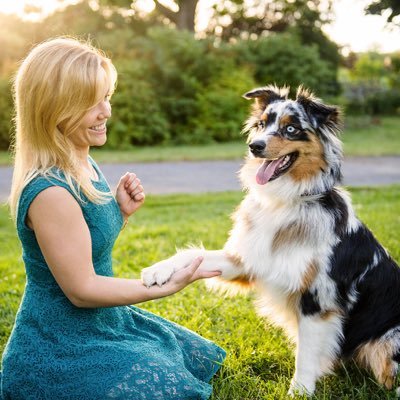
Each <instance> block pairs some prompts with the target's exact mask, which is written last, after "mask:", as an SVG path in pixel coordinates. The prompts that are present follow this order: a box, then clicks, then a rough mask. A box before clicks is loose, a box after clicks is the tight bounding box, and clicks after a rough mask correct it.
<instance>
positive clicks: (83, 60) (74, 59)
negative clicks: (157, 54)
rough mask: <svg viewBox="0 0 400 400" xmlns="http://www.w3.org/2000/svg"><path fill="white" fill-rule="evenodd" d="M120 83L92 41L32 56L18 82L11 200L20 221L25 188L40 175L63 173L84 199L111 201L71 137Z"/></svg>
mask: <svg viewBox="0 0 400 400" xmlns="http://www.w3.org/2000/svg"><path fill="white" fill-rule="evenodd" d="M101 69H103V70H104V71H105V72H106V74H105V76H106V79H104V72H102V71H101ZM116 79H117V73H116V70H115V68H114V66H113V64H112V63H111V61H110V60H109V59H108V58H107V57H106V56H105V55H104V54H103V53H102V52H101V51H100V50H98V49H96V48H94V47H93V46H91V45H90V44H89V43H86V42H81V41H79V40H76V39H72V38H65V37H62V38H55V39H51V40H48V41H46V42H43V43H41V44H39V45H37V46H36V47H34V48H33V49H32V50H31V51H30V53H29V54H28V56H27V57H26V58H25V60H24V61H23V62H22V64H21V66H20V68H19V70H18V72H17V74H16V77H15V81H14V101H15V111H16V114H15V122H16V123H15V138H14V141H13V153H14V173H13V180H12V186H11V195H10V199H9V203H10V208H11V214H12V216H13V217H14V219H15V218H16V215H17V208H18V201H19V198H20V196H21V193H22V190H23V188H24V187H25V186H26V185H27V184H28V183H29V182H30V181H31V180H32V179H34V178H35V177H36V176H38V175H44V176H47V177H55V178H57V170H61V171H62V172H63V173H64V176H65V179H66V181H67V183H68V185H69V186H70V187H71V189H72V191H73V192H74V193H75V194H76V195H77V197H78V198H80V199H81V200H82V197H81V194H80V192H82V193H83V194H84V195H85V196H86V197H87V198H88V200H89V201H93V202H96V203H100V202H104V201H107V200H108V199H109V198H110V195H109V194H108V195H105V194H104V193H103V192H101V191H98V190H97V189H96V188H95V187H94V186H93V184H92V182H91V180H90V179H89V178H87V177H85V176H84V174H83V173H82V171H81V169H80V167H79V163H78V159H77V156H76V151H75V148H74V145H73V143H72V142H71V140H70V139H69V137H70V135H71V134H72V133H73V132H74V131H76V129H77V128H78V126H79V124H80V122H81V120H82V118H83V116H84V115H85V114H86V113H87V111H88V110H90V109H91V108H92V107H94V106H95V105H96V104H98V103H99V102H100V101H102V100H103V98H104V96H105V95H106V94H111V93H112V92H113V90H114V87H115V83H116Z"/></svg>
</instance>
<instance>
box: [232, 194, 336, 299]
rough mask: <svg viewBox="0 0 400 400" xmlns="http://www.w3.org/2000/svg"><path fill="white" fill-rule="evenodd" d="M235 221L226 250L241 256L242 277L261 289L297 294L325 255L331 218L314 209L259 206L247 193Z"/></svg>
mask: <svg viewBox="0 0 400 400" xmlns="http://www.w3.org/2000/svg"><path fill="white" fill-rule="evenodd" d="M235 219H236V223H235V226H234V228H233V230H232V231H231V236H230V238H229V240H228V242H227V244H226V246H225V249H226V250H227V251H228V252H230V253H233V254H237V255H238V256H240V258H241V259H242V260H243V262H244V268H245V270H246V273H247V274H248V275H249V276H252V277H254V278H255V279H257V281H259V282H260V281H261V282H264V283H265V285H268V286H274V287H276V288H279V289H280V290H282V291H285V292H287V293H290V292H296V291H298V290H300V289H301V287H302V286H303V285H304V282H305V280H307V274H310V269H313V268H314V264H315V262H316V261H315V260H321V259H324V258H325V257H327V256H328V255H329V250H330V249H331V245H332V243H331V240H332V231H331V226H332V218H331V217H330V216H329V215H328V214H326V213H324V212H323V211H322V210H321V208H320V207H318V206H313V207H305V206H304V205H302V204H293V205H292V206H290V207H288V206H287V204H283V203H282V204H280V203H279V202H277V201H275V200H274V201H270V202H266V201H265V200H264V201H263V204H261V203H260V202H258V201H257V200H256V199H254V198H253V197H252V195H251V194H250V195H248V196H247V197H246V199H245V200H244V201H243V203H242V204H241V206H240V208H239V210H238V211H237V213H236V216H235ZM321 227H324V228H322V229H321Z"/></svg>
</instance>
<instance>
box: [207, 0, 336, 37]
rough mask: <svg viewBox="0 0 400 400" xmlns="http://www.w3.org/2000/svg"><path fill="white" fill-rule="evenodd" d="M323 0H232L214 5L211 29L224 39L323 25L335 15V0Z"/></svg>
mask: <svg viewBox="0 0 400 400" xmlns="http://www.w3.org/2000/svg"><path fill="white" fill-rule="evenodd" d="M321 3H322V2H321V0H274V1H272V0H254V1H252V2H251V3H249V2H247V1H244V0H229V1H222V2H218V3H216V4H215V5H214V7H213V8H214V16H213V18H212V20H211V21H210V24H209V27H208V32H211V33H213V34H216V35H217V36H220V37H221V38H222V39H224V40H229V39H231V38H237V37H242V38H243V37H249V36H257V37H258V36H261V35H263V34H264V33H265V32H286V31H288V30H289V29H290V28H292V27H306V28H308V29H309V28H310V27H313V28H314V27H315V28H317V29H321V27H322V26H323V25H324V24H326V23H328V22H330V21H331V18H332V15H331V13H332V1H331V0H329V1H328V2H326V3H324V4H325V6H324V8H323V7H322V4H321Z"/></svg>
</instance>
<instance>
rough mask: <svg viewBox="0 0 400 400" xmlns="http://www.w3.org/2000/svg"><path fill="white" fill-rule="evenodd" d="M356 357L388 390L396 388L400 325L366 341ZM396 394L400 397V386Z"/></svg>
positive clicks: (399, 359)
mask: <svg viewBox="0 0 400 400" xmlns="http://www.w3.org/2000/svg"><path fill="white" fill-rule="evenodd" d="M355 359H356V360H357V361H358V362H359V363H360V364H361V365H362V366H364V367H366V368H368V369H370V370H371V371H372V373H373V374H374V376H375V378H376V380H377V381H378V382H379V383H380V384H382V385H384V386H385V387H386V388H387V389H388V390H392V389H394V386H395V383H396V378H397V374H398V372H399V363H400V327H398V328H395V329H392V330H390V331H389V332H387V333H386V334H385V335H383V336H382V337H381V338H379V339H376V340H373V341H369V342H367V343H364V344H363V345H362V346H360V348H359V349H358V350H357V352H356V355H355ZM396 395H397V397H400V387H398V388H397V389H396Z"/></svg>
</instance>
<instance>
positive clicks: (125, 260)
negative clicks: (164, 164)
mask: <svg viewBox="0 0 400 400" xmlns="http://www.w3.org/2000/svg"><path fill="white" fill-rule="evenodd" d="M351 193H352V195H353V200H354V203H355V206H356V209H357V212H358V214H359V216H360V217H361V218H362V219H363V220H364V222H366V223H367V225H368V226H369V227H370V228H371V229H372V230H373V231H374V233H375V235H376V236H377V237H378V239H379V240H380V241H381V242H382V243H383V244H384V246H385V247H386V248H388V250H389V251H390V252H391V254H392V255H393V256H394V258H395V259H396V260H397V261H398V262H399V261H400V185H396V186H390V187H384V188H379V189H375V188H374V189H369V188H361V189H351ZM242 196H243V194H242V193H238V192H232V193H219V194H212V195H211V194H208V195H207V194H205V195H196V196H190V195H175V196H157V197H154V196H153V197H152V196H149V198H148V199H147V201H146V204H145V206H143V208H142V209H141V210H140V211H139V212H138V214H137V215H136V216H134V217H132V218H131V222H130V224H129V225H128V226H127V228H126V229H125V230H124V231H122V232H121V235H120V237H119V238H118V241H117V243H116V245H115V249H114V253H113V259H114V269H115V272H116V274H117V275H118V276H123V277H136V278H137V277H139V274H140V270H141V268H143V267H145V266H148V265H150V264H152V263H154V262H155V261H157V260H160V259H161V258H164V257H167V256H170V255H172V254H173V252H174V248H175V246H178V247H179V246H184V245H186V244H188V243H199V242H200V241H202V242H203V244H204V245H205V246H206V247H207V248H210V249H212V248H214V249H215V248H220V247H221V246H222V245H223V244H224V242H225V240H226V237H227V232H228V231H229V229H230V226H231V223H230V219H229V215H230V214H231V213H232V212H233V210H234V209H235V207H236V205H237V204H238V202H239V201H240V199H241V198H242ZM0 234H1V238H2V240H1V245H0V246H1V249H0V348H1V349H3V347H4V344H5V341H6V339H7V337H8V335H9V333H10V330H11V327H12V324H13V320H14V316H15V313H16V311H17V307H18V303H19V301H20V299H21V295H22V292H23V288H24V271H23V265H22V262H21V251H20V246H19V243H18V240H17V238H16V235H15V232H14V228H13V224H12V222H11V221H10V219H9V217H8V214H7V210H6V208H5V207H1V208H0ZM252 300H253V296H251V295H249V296H244V295H240V296H237V297H234V298H224V297H222V296H221V295H218V294H215V293H209V292H207V291H206V289H205V287H204V284H203V282H196V283H195V284H193V285H192V286H190V287H188V288H186V289H185V290H183V291H182V292H180V293H178V294H176V295H174V296H171V297H168V298H165V299H160V300H156V301H152V302H148V303H145V304H143V305H142V307H143V308H146V309H148V310H150V311H152V312H154V313H157V314H160V315H162V316H163V317H166V318H168V319H171V320H173V321H175V322H177V323H179V324H182V325H184V326H186V327H188V328H190V329H192V330H194V331H196V332H198V333H199V334H201V335H203V336H205V337H207V338H209V339H211V340H213V341H215V342H216V343H218V344H219V345H221V346H222V347H224V348H225V349H226V350H227V353H228V357H227V360H226V362H225V364H224V366H223V367H222V369H221V372H220V373H219V374H218V376H217V377H216V378H215V379H214V394H213V397H212V399H213V400H217V399H218V400H222V399H224V400H261V399H274V400H275V399H282V400H284V399H285V400H286V399H287V396H286V392H287V389H288V387H289V383H290V379H291V375H292V373H293V369H294V357H293V351H292V350H293V349H292V346H291V345H290V343H289V342H288V340H286V338H285V336H284V335H283V334H282V332H281V331H280V330H279V329H276V328H274V327H272V326H270V325H269V324H268V323H267V322H265V321H263V320H262V319H260V318H259V317H258V316H257V315H256V313H255V311H254V308H253V305H252ZM315 398H316V399H326V400H328V399H340V400H350V399H361V400H378V399H379V400H382V399H394V398H395V396H394V393H393V392H391V393H387V392H386V391H385V390H383V389H382V388H380V387H379V386H378V385H377V384H376V383H375V382H374V381H373V380H372V379H371V377H370V376H369V375H368V373H366V372H365V371H360V370H359V369H358V368H357V367H356V366H355V365H354V364H353V363H351V362H349V363H346V365H341V366H340V367H339V368H338V370H337V374H336V376H330V377H327V378H324V379H322V380H321V381H320V382H319V384H318V387H317V392H316V396H315Z"/></svg>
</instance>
